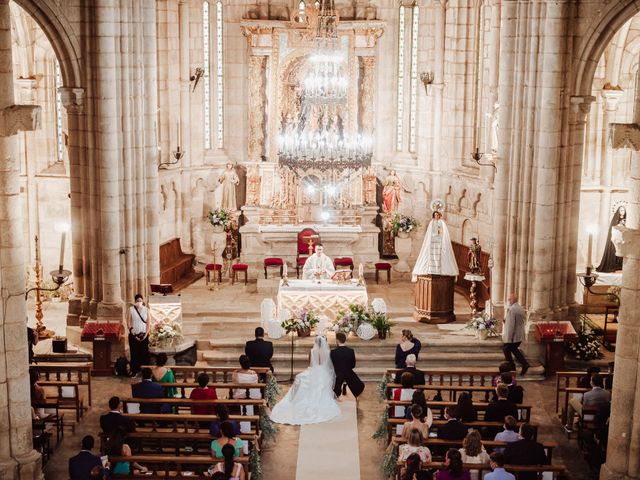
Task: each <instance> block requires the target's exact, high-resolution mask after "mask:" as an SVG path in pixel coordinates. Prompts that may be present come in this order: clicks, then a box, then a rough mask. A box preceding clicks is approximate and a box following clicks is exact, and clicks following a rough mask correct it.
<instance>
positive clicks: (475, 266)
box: [467, 237, 482, 275]
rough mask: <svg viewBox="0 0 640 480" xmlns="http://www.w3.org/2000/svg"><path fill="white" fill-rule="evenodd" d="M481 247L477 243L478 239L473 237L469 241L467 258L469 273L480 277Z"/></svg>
mask: <svg viewBox="0 0 640 480" xmlns="http://www.w3.org/2000/svg"><path fill="white" fill-rule="evenodd" d="M481 251H482V247H480V244H479V243H478V239H477V238H476V237H473V238H472V239H471V245H469V253H468V254H467V257H468V259H469V273H472V274H474V275H482V269H481V268H480V252H481Z"/></svg>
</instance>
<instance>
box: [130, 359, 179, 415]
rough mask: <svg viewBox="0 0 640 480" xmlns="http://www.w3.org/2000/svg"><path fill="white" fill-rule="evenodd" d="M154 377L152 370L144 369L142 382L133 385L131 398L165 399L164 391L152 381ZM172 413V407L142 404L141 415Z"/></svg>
mask: <svg viewBox="0 0 640 480" xmlns="http://www.w3.org/2000/svg"><path fill="white" fill-rule="evenodd" d="M152 376H153V374H152V373H151V369H150V368H148V367H145V368H143V369H142V381H141V382H138V383H134V384H133V385H131V396H132V397H135V398H165V397H164V389H163V388H162V386H161V385H158V384H157V383H155V382H154V381H153V380H152V379H151V377H152ZM170 411H171V406H170V405H159V404H150V403H144V402H140V412H141V413H169V412H170Z"/></svg>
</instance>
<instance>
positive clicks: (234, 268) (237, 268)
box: [231, 263, 249, 285]
mask: <svg viewBox="0 0 640 480" xmlns="http://www.w3.org/2000/svg"><path fill="white" fill-rule="evenodd" d="M248 271H249V265H247V264H246V263H234V264H233V265H231V285H233V284H234V283H235V281H236V280H237V275H238V272H244V284H245V285H246V284H247V281H248V279H247V272H248Z"/></svg>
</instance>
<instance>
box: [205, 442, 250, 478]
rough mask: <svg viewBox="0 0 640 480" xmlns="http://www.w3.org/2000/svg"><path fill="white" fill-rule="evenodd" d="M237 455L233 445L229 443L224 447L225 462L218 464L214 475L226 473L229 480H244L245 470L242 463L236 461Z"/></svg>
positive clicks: (214, 468) (214, 469)
mask: <svg viewBox="0 0 640 480" xmlns="http://www.w3.org/2000/svg"><path fill="white" fill-rule="evenodd" d="M235 454H236V450H235V448H233V445H231V444H229V443H227V444H226V445H225V446H224V447H222V456H223V458H224V462H218V463H216V464H215V466H214V467H213V472H212V473H216V472H222V473H224V478H225V479H228V480H244V468H242V464H241V463H238V462H236V461H234V460H235Z"/></svg>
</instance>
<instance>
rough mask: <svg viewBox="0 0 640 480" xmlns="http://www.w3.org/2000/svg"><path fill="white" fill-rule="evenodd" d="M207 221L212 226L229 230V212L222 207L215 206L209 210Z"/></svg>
mask: <svg viewBox="0 0 640 480" xmlns="http://www.w3.org/2000/svg"><path fill="white" fill-rule="evenodd" d="M209 222H211V225H213V226H214V227H222V228H224V229H225V230H229V229H230V228H231V212H229V210H225V209H224V208H216V209H215V210H213V211H211V212H209Z"/></svg>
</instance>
